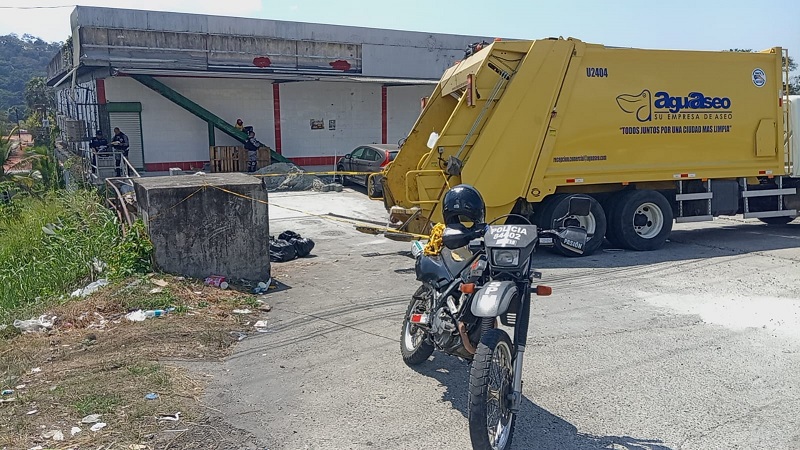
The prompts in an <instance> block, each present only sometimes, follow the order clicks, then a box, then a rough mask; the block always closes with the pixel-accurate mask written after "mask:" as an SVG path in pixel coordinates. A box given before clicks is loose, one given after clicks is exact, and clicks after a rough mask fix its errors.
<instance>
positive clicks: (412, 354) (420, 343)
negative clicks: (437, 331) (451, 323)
mask: <svg viewBox="0 0 800 450" xmlns="http://www.w3.org/2000/svg"><path fill="white" fill-rule="evenodd" d="M432 300H433V288H432V287H431V286H428V285H422V286H420V287H419V289H417V292H416V293H415V294H414V296H413V297H412V298H411V302H409V304H408V309H407V310H406V315H405V317H404V319H403V329H402V331H401V332H400V353H401V354H402V355H403V362H404V363H406V365H408V366H416V365H418V364H422V363H423V362H425V361H427V360H428V358H429V357H430V356H431V354H432V353H433V344H432V343H431V342H430V340H429V338H428V335H427V333H426V331H425V330H424V329H422V327H420V326H418V325H415V324H413V323H411V320H410V318H411V314H414V313H423V314H424V313H426V314H428V316H429V317H430V316H431V315H432V314H433V312H432V311H431V307H432Z"/></svg>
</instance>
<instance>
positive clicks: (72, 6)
mask: <svg viewBox="0 0 800 450" xmlns="http://www.w3.org/2000/svg"><path fill="white" fill-rule="evenodd" d="M75 6H77V5H59V6H0V9H57V8H74V7H75Z"/></svg>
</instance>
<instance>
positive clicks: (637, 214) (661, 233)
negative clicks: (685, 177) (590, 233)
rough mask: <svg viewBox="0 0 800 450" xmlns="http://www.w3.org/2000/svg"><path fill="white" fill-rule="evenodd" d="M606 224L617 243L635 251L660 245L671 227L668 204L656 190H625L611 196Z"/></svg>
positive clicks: (671, 217) (665, 239)
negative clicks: (612, 204) (612, 202)
mask: <svg viewBox="0 0 800 450" xmlns="http://www.w3.org/2000/svg"><path fill="white" fill-rule="evenodd" d="M615 197H616V198H615V199H614V200H613V201H614V202H615V205H614V206H612V208H611V217H610V218H611V220H610V221H609V228H611V229H613V231H612V232H611V238H612V239H613V240H614V241H617V242H616V243H618V244H619V245H620V246H621V247H623V248H627V249H630V250H637V251H649V250H657V249H659V248H661V247H663V246H664V244H665V243H666V242H667V237H669V233H670V232H671V231H672V219H673V214H672V207H671V206H670V204H669V201H667V199H666V198H664V196H663V195H661V194H660V193H659V192H656V191H646V190H642V191H625V192H622V193H620V194H619V195H617V196H615Z"/></svg>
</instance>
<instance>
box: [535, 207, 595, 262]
mask: <svg viewBox="0 0 800 450" xmlns="http://www.w3.org/2000/svg"><path fill="white" fill-rule="evenodd" d="M578 195H580V196H582V197H588V198H589V199H591V201H592V206H591V209H590V211H589V215H588V216H585V217H581V216H570V217H568V218H567V219H566V220H565V221H564V225H565V226H573V227H581V228H583V229H584V230H586V232H587V233H588V234H589V240H588V241H587V242H586V246H585V247H584V250H583V254H582V255H581V254H578V253H575V252H572V251H569V250H567V249H564V248H562V247H561V245H560V244H559V243H558V242H556V245H555V246H554V247H553V248H554V249H555V250H556V251H557V252H558V253H560V254H562V255H564V256H588V255H591V254H592V253H594V252H595V251H596V250H597V249H598V248H600V246H601V245H603V238H604V237H605V234H606V228H607V226H606V224H607V222H606V213H605V211H603V207H602V206H601V205H600V202H598V201H597V200H596V199H595V198H594V197H590V196H585V195H582V194H571V195H570V194H559V195H557V196H555V197H554V198H553V199H552V200H551V201H550V202H549V203H548V204H547V205H545V208H544V209H543V211H542V213H543V214H542V219H543V221H542V224H541V225H538V226H540V227H543V228H545V229H549V228H553V221H555V220H558V219H560V218H561V217H563V216H564V215H565V214H566V213H567V211H569V199H570V198H572V197H573V196H578Z"/></svg>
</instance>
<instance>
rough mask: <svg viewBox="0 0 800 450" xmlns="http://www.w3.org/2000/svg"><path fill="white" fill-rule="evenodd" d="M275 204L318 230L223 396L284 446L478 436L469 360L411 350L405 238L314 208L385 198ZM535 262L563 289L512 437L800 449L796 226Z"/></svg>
mask: <svg viewBox="0 0 800 450" xmlns="http://www.w3.org/2000/svg"><path fill="white" fill-rule="evenodd" d="M270 202H271V205H272V206H271V208H270V214H271V220H270V228H271V231H272V233H273V234H278V233H279V232H280V231H283V230H286V229H291V230H294V231H297V232H299V233H301V234H303V235H305V236H307V237H311V238H312V239H314V240H315V241H316V244H317V246H316V248H315V250H314V255H315V256H314V257H313V258H308V259H302V260H296V261H293V262H290V263H284V264H275V265H274V267H273V272H274V273H273V276H274V277H275V278H276V279H277V280H279V281H280V282H282V283H285V284H286V285H287V287H288V288H287V289H285V290H283V291H280V292H272V293H271V294H269V297H268V302H269V303H271V304H272V305H273V306H274V309H273V311H272V312H271V313H269V325H270V332H269V333H263V334H259V335H256V336H251V337H248V338H247V339H246V340H244V341H243V342H241V343H240V344H239V345H238V347H237V350H236V352H235V354H234V355H233V356H232V357H230V358H229V359H228V360H227V361H225V362H224V364H223V367H222V368H221V370H217V371H216V372H217V376H215V377H214V381H213V382H212V384H211V386H210V389H209V391H208V397H207V401H209V402H210V404H211V406H213V407H214V408H216V409H218V410H220V411H221V415H222V417H224V418H225V419H226V420H227V421H228V422H230V423H231V424H232V425H233V426H235V427H238V428H241V429H244V430H246V431H249V432H251V433H253V434H254V435H255V436H256V437H257V439H258V441H259V443H260V445H262V446H264V447H267V448H269V449H271V450H272V449H301V448H313V449H328V448H337V449H338V448H343V449H350V448H352V449H362V448H398V449H400V448H402V449H417V448H420V449H421V448H436V449H464V448H470V444H469V435H468V431H467V421H466V411H467V410H466V408H467V402H466V400H467V379H468V370H469V365H468V364H467V363H466V362H463V361H460V360H458V359H457V358H454V357H449V356H445V355H442V354H438V353H435V354H434V357H433V358H432V359H431V360H429V361H428V362H427V363H425V364H423V365H421V366H419V367H418V368H416V369H411V368H409V367H407V366H405V365H404V364H403V362H402V360H401V358H400V354H399V336H400V323H401V320H402V314H403V312H404V311H405V308H406V306H407V302H408V300H409V297H410V295H411V294H412V293H413V291H414V290H415V289H416V287H417V283H416V281H415V280H414V275H413V266H414V264H413V260H412V259H410V258H409V257H407V256H404V255H402V254H398V253H397V252H402V251H406V250H409V249H410V245H409V244H407V243H398V242H392V241H389V240H386V239H384V238H382V237H376V236H369V235H366V234H361V233H359V232H357V231H355V230H354V229H353V227H352V225H349V224H346V223H341V222H335V221H331V220H329V219H326V218H323V217H317V216H314V215H313V214H324V213H328V212H335V213H340V214H347V215H351V216H357V217H363V218H371V219H373V220H383V219H384V218H385V212H384V210H383V207H382V205H381V204H380V203H378V202H371V201H368V200H366V199H365V197H364V195H363V194H362V193H359V192H353V191H347V190H346V191H345V192H344V193H284V194H273V195H272V196H271V198H270ZM280 206H288V207H290V208H292V209H300V210H303V211H306V212H307V213H310V214H303V213H298V212H296V211H291V210H286V209H282V208H280ZM368 253H373V254H374V253H378V254H380V255H379V256H374V255H373V256H363V255H364V254H368ZM539 256H540V257H539V259H538V261H539V266H540V267H541V268H542V270H543V272H544V280H543V283H547V284H549V285H551V286H552V287H553V288H554V293H553V295H552V296H551V297H540V298H537V299H536V300H535V302H534V304H533V307H532V318H531V319H532V322H531V327H530V332H529V347H528V351H527V352H526V359H525V365H524V369H525V373H524V380H525V383H524V401H523V407H522V412H521V415H520V416H519V418H518V423H517V428H516V432H515V435H514V448H517V449H558V450H570V449H637V450H639V449H658V450H666V449H703V450H710V449H726V450H727V449H800V382H798V375H797V374H798V373H799V372H800V220H797V221H795V222H794V223H793V224H790V225H789V226H785V227H776V228H772V227H767V226H766V225H762V224H760V223H759V222H754V221H742V220H732V219H722V220H717V221H715V222H713V223H705V224H692V225H686V224H684V225H676V227H675V231H674V232H673V235H672V239H671V242H669V243H668V244H667V245H666V247H665V248H663V249H662V250H659V251H655V252H644V253H638V252H626V251H614V250H611V249H605V250H603V251H601V252H598V253H596V254H595V255H593V256H590V257H586V258H564V257H557V256H554V255H550V254H548V253H546V252H542V253H541V254H540V255H539Z"/></svg>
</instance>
